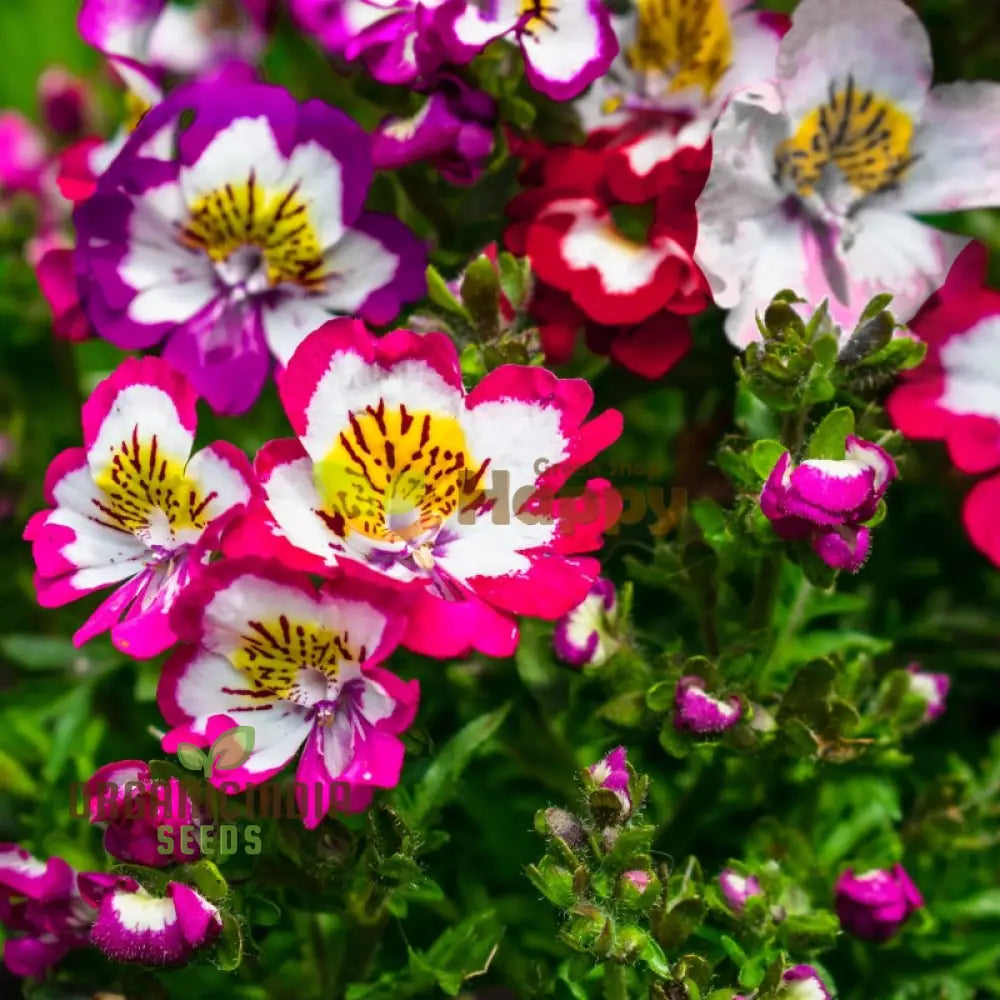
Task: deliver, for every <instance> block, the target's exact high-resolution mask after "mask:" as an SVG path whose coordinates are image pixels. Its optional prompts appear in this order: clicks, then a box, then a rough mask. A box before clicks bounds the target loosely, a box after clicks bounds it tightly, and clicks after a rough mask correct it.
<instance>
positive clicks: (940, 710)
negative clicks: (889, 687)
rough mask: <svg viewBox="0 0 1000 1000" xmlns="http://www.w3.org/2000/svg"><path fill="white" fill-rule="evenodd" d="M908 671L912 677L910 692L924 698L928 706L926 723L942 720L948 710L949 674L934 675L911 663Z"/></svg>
mask: <svg viewBox="0 0 1000 1000" xmlns="http://www.w3.org/2000/svg"><path fill="white" fill-rule="evenodd" d="M906 670H907V672H908V673H909V675H910V692H911V693H912V694H915V695H918V696H919V697H921V698H923V699H924V701H925V702H926V704H927V709H926V711H925V712H924V722H933V721H934V720H935V719H940V718H941V716H942V715H944V711H945V708H946V704H947V700H948V691H949V690H950V689H951V678H950V677H949V676H948V675H947V674H932V673H930V671H927V670H924V669H922V668H921V666H920V664H919V663H911V664H910V665H909V666H908V667H907V668H906Z"/></svg>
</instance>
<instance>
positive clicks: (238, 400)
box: [75, 84, 426, 413]
mask: <svg viewBox="0 0 1000 1000" xmlns="http://www.w3.org/2000/svg"><path fill="white" fill-rule="evenodd" d="M188 116H190V119H191V120H190V122H188V121H187V118H188ZM182 119H184V120H183V121H182ZM371 178H372V163H371V154H370V150H369V141H368V138H367V136H366V135H365V134H364V132H363V131H362V130H361V129H360V127H359V126H357V125H356V124H355V123H354V122H353V121H351V119H349V118H348V117H347V116H346V115H344V114H343V113H341V112H340V111H337V110H335V109H334V108H331V107H329V106H328V105H326V104H323V103H322V102H320V101H315V100H313V101H308V102H306V103H305V104H299V103H298V102H297V101H296V100H295V99H294V98H292V97H291V96H290V95H289V94H288V93H287V92H286V91H284V90H282V89H281V88H278V87H270V86H264V85H255V84H248V85H238V86H231V87H212V86H201V85H198V84H194V85H191V86H188V87H184V88H181V89H180V90H177V91H175V92H174V93H173V94H171V95H170V96H169V97H168V98H166V99H165V100H164V101H162V102H161V103H160V104H159V105H157V106H156V107H155V108H154V109H153V110H151V111H150V112H149V113H148V114H147V115H146V117H145V118H144V119H143V120H142V122H140V124H139V126H138V127H137V128H136V129H135V131H134V132H133V133H132V135H131V136H130V138H129V140H128V142H127V143H126V144H125V147H124V148H123V149H122V151H121V152H120V153H119V155H118V156H117V158H116V159H115V160H114V162H113V164H112V165H111V167H109V168H108V170H107V171H106V172H105V173H104V174H103V175H102V176H101V178H100V179H99V181H98V185H97V190H96V192H95V193H94V194H93V195H92V196H91V197H90V198H89V199H87V200H86V201H85V202H83V203H82V204H81V205H79V206H78V207H77V209H76V213H75V222H76V226H77V232H78V243H77V248H76V265H77V271H78V274H79V275H80V276H81V282H82V292H83V303H84V308H85V309H86V311H87V314H88V316H89V318H90V320H91V323H92V324H93V326H94V329H95V330H96V331H97V333H98V334H99V335H101V336H103V337H104V338H105V339H107V340H109V341H111V342H112V343H113V344H115V345H117V346H119V347H122V348H125V349H128V350H141V349H146V348H149V347H151V346H153V345H154V344H156V343H158V342H160V341H161V340H165V342H166V343H165V347H164V350H163V356H164V357H165V358H166V359H167V360H168V361H170V362H171V363H172V364H173V365H175V366H176V367H177V368H178V369H180V370H181V371H183V372H184V373H185V374H187V375H188V377H189V378H190V379H191V381H192V383H193V384H194V385H195V387H196V388H197V389H198V390H199V392H200V393H201V394H202V395H204V396H205V398H206V399H207V400H208V402H209V403H210V405H211V406H212V407H213V408H214V409H215V410H217V411H219V412H223V413H241V412H243V411H245V410H246V409H247V408H248V407H249V406H250V405H251V404H252V403H253V401H254V400H255V399H256V398H257V395H258V393H259V392H260V389H261V387H262V386H263V383H264V380H265V378H266V376H267V373H268V369H269V367H270V362H269V359H268V353H269V352H270V353H271V354H273V355H274V356H275V357H276V358H277V360H278V362H279V363H280V364H286V363H287V362H288V360H289V359H290V358H291V355H292V354H293V353H294V351H295V348H296V347H298V345H299V344H300V343H301V342H302V341H303V340H304V339H305V337H306V336H307V335H308V334H309V333H311V332H312V331H313V330H314V329H315V328H316V327H318V326H320V325H321V324H322V323H323V322H324V320H326V319H329V318H330V317H331V316H333V315H336V314H340V313H351V314H359V315H361V316H364V317H365V318H367V319H368V320H369V321H371V322H372V323H376V324H381V323H388V322H390V321H391V320H392V319H393V318H394V317H395V315H396V313H397V312H398V311H399V307H400V305H401V303H403V302H409V301H413V300H415V299H417V298H419V297H420V295H421V294H422V293H423V290H424V287H425V282H424V265H425V258H426V254H425V250H424V247H423V245H422V244H421V243H420V242H419V241H418V240H417V239H416V238H415V237H414V236H413V234H412V233H411V232H410V231H409V230H408V229H407V228H406V226H404V225H403V224H402V223H401V222H399V221H398V220H397V219H396V218H394V217H393V216H389V215H379V214H375V213H366V212H364V211H363V205H364V200H365V196H366V194H367V191H368V186H369V184H370V182H371Z"/></svg>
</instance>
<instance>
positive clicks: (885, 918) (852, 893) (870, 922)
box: [835, 865, 924, 942]
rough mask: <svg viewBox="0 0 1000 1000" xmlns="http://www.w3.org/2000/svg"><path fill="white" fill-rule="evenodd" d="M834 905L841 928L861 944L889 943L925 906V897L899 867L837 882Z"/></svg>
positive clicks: (848, 874)
mask: <svg viewBox="0 0 1000 1000" xmlns="http://www.w3.org/2000/svg"><path fill="white" fill-rule="evenodd" d="M835 905H836V909H837V916H838V917H839V918H840V926H841V927H843V928H844V930H845V931H847V932H848V933H850V934H853V935H854V936H855V937H858V938H861V939H862V940H863V941H878V942H881V941H888V940H889V939H890V938H894V937H895V936H896V935H897V934H898V933H899V930H900V928H901V927H902V926H903V924H905V923H906V921H907V920H909V919H910V917H911V916H912V915H913V914H914V913H915V912H916V911H917V910H919V909H920V908H921V907H922V906H923V905H924V897H923V896H921V895H920V890H919V889H918V888H917V887H916V886H915V885H914V884H913V880H912V879H911V878H910V876H909V875H907V874H906V870H905V869H904V868H903V866H902V865H893V866H892V868H891V869H888V870H887V869H884V868H876V869H874V870H872V871H867V872H864V873H863V874H861V875H855V874H854V871H853V870H852V869H850V868H848V869H847V871H845V872H844V873H843V874H842V875H841V876H840V878H839V879H838V880H837V889H836V899H835Z"/></svg>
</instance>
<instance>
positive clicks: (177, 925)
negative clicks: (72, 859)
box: [80, 875, 222, 966]
mask: <svg viewBox="0 0 1000 1000" xmlns="http://www.w3.org/2000/svg"><path fill="white" fill-rule="evenodd" d="M80 891H81V893H83V897H84V899H86V900H87V902H88V903H89V904H90V905H91V906H93V907H95V908H96V909H97V917H96V919H95V920H94V926H93V927H92V929H91V932H90V940H91V942H92V943H93V944H95V945H96V946H97V947H98V948H99V949H100V950H101V951H102V952H103V953H104V954H105V955H107V956H108V958H110V959H111V960H112V961H115V962H134V963H136V964H139V965H153V966H171V965H182V964H184V963H185V962H187V961H189V960H190V958H191V956H192V955H194V953H195V952H196V951H198V950H199V949H200V948H206V947H208V946H209V945H210V944H211V943H212V942H213V941H214V940H215V939H216V938H217V937H218V935H219V931H221V930H222V916H221V914H220V913H219V908H218V907H217V906H215V905H214V904H212V903H210V902H209V901H208V900H207V899H205V897H204V896H202V895H201V893H199V892H197V891H195V890H194V889H192V888H191V887H190V886H188V885H185V884H184V883H183V882H168V883H167V887H166V895H165V896H162V897H160V896H154V895H152V894H151V893H149V892H147V891H146V890H145V889H143V888H142V887H141V886H140V885H139V883H138V882H136V880H135V879H134V878H131V877H129V876H126V875H120V876H111V875H98V876H88V875H81V876H80Z"/></svg>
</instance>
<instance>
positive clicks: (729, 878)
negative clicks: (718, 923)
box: [719, 868, 762, 913]
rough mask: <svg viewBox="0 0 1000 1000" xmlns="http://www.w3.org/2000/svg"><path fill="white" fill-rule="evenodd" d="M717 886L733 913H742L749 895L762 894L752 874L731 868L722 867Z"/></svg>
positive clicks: (758, 883)
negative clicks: (745, 873) (742, 873)
mask: <svg viewBox="0 0 1000 1000" xmlns="http://www.w3.org/2000/svg"><path fill="white" fill-rule="evenodd" d="M719 887H720V888H721V889H722V895H723V896H725V897H726V902H727V903H728V904H729V906H730V908H731V909H732V911H733V912H734V913H742V912H743V907H745V906H746V902H747V900H748V899H749V898H750V897H751V896H760V895H761V894H762V890H761V887H760V882H758V881H757V879H756V878H755V877H754V876H753V875H745V876H744V875H740V873H739V872H737V871H735V870H734V869H732V868H724V869H723V870H722V872H720V874H719Z"/></svg>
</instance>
